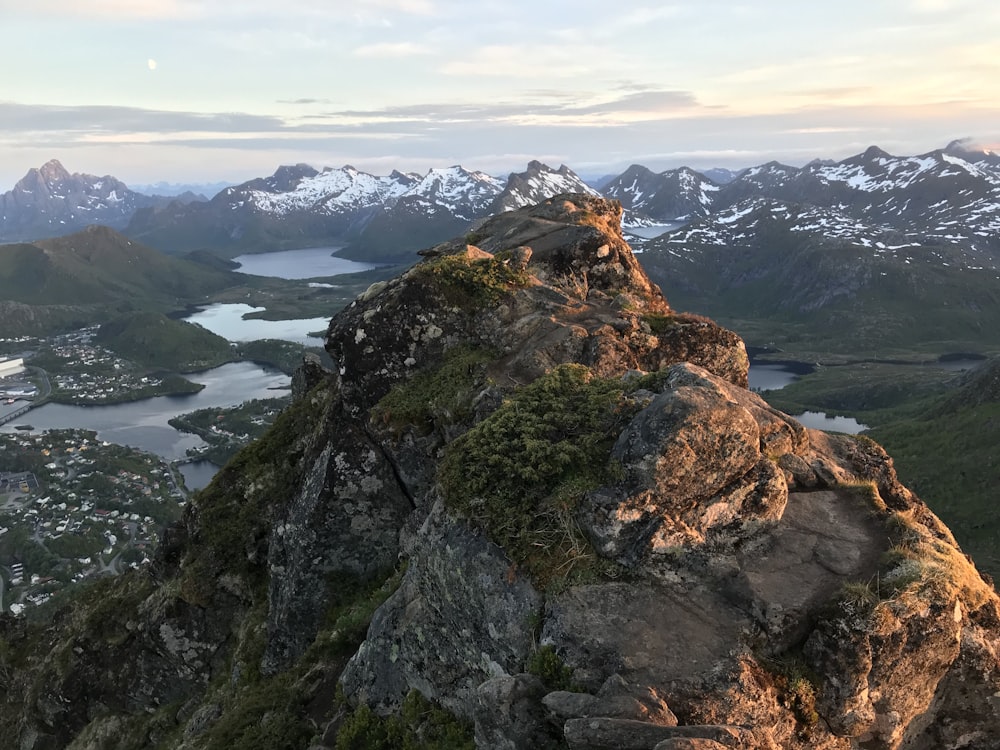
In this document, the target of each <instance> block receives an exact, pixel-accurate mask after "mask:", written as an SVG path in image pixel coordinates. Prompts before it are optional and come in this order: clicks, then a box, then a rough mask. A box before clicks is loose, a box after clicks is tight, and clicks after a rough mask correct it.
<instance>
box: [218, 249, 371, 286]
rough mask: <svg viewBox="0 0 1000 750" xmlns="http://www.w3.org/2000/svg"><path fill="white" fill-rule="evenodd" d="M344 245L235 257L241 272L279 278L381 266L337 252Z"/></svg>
mask: <svg viewBox="0 0 1000 750" xmlns="http://www.w3.org/2000/svg"><path fill="white" fill-rule="evenodd" d="M342 249H343V246H338V247H310V248H306V249H305V250H282V251H281V252H276V253H255V254H253V255H239V256H237V257H235V258H233V260H234V261H235V262H237V263H239V264H240V267H239V268H238V269H237V270H238V271H239V272H240V273H248V274H251V275H253V276H276V277H278V278H279V279H312V278H319V277H323V276H337V275H338V274H342V273H357V272H359V271H368V270H371V269H372V268H378V266H377V265H375V264H372V263H358V262H357V261H353V260H347V259H346V258H338V257H337V256H336V255H334V253H336V252H337V251H338V250H342Z"/></svg>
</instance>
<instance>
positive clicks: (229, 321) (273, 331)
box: [184, 302, 330, 346]
mask: <svg viewBox="0 0 1000 750" xmlns="http://www.w3.org/2000/svg"><path fill="white" fill-rule="evenodd" d="M262 309H263V308H261V307H251V306H250V305H244V304H232V303H221V302H220V303H217V304H214V305H207V306H206V307H203V308H202V309H201V310H199V311H198V312H196V313H194V314H193V315H189V316H187V317H186V318H184V320H186V321H187V322H188V323H197V324H198V325H200V326H201V327H202V328H207V329H208V330H210V331H211V332H212V333H215V334H218V335H219V336H222V338H224V339H227V340H228V341H255V340H256V339H283V340H284V341H294V342H295V343H297V344H303V345H304V346H323V338H322V336H310V335H309V334H310V333H316V332H319V331H323V332H325V331H326V328H327V326H328V325H330V319H329V318H299V319H296V320H258V319H256V318H250V319H246V318H244V317H243V316H244V315H246V314H247V313H251V312H253V311H254V310H262Z"/></svg>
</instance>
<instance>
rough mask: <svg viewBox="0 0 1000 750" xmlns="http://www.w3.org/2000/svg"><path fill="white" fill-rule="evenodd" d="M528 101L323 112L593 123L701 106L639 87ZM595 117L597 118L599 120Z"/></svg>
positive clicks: (687, 97)
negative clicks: (606, 94)
mask: <svg viewBox="0 0 1000 750" xmlns="http://www.w3.org/2000/svg"><path fill="white" fill-rule="evenodd" d="M526 98H527V100H526V101H519V102H494V103H481V102H480V103H470V104H452V103H427V104H411V105H405V106H397V107H384V108H381V109H353V110H340V111H334V112H327V113H324V115H323V116H324V117H326V118H329V119H331V120H344V121H351V122H354V123H356V124H361V123H365V122H433V123H444V122H451V123H456V122H508V123H512V124H516V123H517V122H525V121H534V122H540V121H545V120H548V121H551V122H552V123H553V124H561V125H572V124H574V122H573V121H574V120H576V121H581V122H586V123H595V122H597V120H599V119H600V118H608V119H609V120H611V121H610V122H604V123H603V124H604V125H609V124H614V122H613V121H614V120H615V119H622V120H635V119H646V117H664V116H666V117H670V116H677V115H679V114H682V113H685V112H690V111H691V110H694V109H697V108H698V107H699V105H698V102H697V100H696V99H695V97H694V95H693V94H692V93H691V92H689V91H639V92H635V93H629V94H624V95H622V96H618V97H616V98H612V99H606V100H603V101H596V102H594V101H591V102H588V103H581V99H583V100H586V99H593V95H589V96H581V95H576V96H574V97H572V98H570V97H568V96H566V95H564V94H563V93H562V92H548V91H541V92H539V91H534V92H531V96H530V97H526ZM595 118H596V119H595Z"/></svg>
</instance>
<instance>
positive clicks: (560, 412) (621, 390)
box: [439, 365, 630, 585]
mask: <svg viewBox="0 0 1000 750" xmlns="http://www.w3.org/2000/svg"><path fill="white" fill-rule="evenodd" d="M624 395H625V385H624V384H623V383H622V382H621V381H620V380H607V379H601V378H597V377H594V376H592V374H591V373H590V371H589V370H588V369H587V368H586V367H584V366H582V365H563V366H560V367H557V368H556V369H554V370H553V371H551V372H550V373H548V374H547V375H544V376H542V377H541V378H539V379H538V380H536V381H535V382H533V383H531V384H530V385H528V386H525V387H524V388H521V389H519V390H518V391H516V392H515V393H514V395H513V396H511V398H510V399H508V400H507V401H505V402H504V404H503V405H502V406H501V407H500V408H499V409H497V410H496V411H495V412H494V413H493V414H491V415H490V416H489V417H488V418H487V419H486V420H484V421H483V422H480V423H479V424H478V425H476V426H475V427H473V428H472V429H471V430H469V431H468V432H467V433H465V434H464V435H462V436H461V437H460V438H458V439H457V440H455V441H454V442H452V443H451V444H450V445H449V446H448V448H447V449H446V452H445V456H444V458H443V460H442V462H441V464H440V471H439V478H440V480H441V483H442V486H443V487H444V491H445V497H446V500H447V502H448V504H449V506H451V507H452V508H453V509H454V510H457V511H458V512H460V513H462V514H464V515H466V516H468V517H469V518H471V519H472V520H473V521H474V522H475V523H477V524H479V525H481V526H483V527H484V528H486V529H487V531H488V532H489V533H490V535H491V536H492V537H493V539H494V540H495V541H496V542H497V543H498V544H500V545H501V546H502V547H503V548H504V549H505V550H506V551H507V553H508V554H509V555H510V556H511V557H512V559H513V560H514V561H515V562H516V563H518V564H521V565H524V566H525V567H526V568H527V569H528V571H529V572H530V573H531V574H532V575H533V576H534V577H535V578H536V580H538V581H539V582H540V583H542V584H543V585H544V584H548V583H553V582H556V581H558V580H565V579H566V578H568V577H569V575H570V574H571V573H575V574H578V575H579V574H584V572H585V571H588V570H589V571H591V573H592V572H594V570H595V569H596V568H597V567H599V565H600V564H599V563H598V561H597V558H596V555H595V554H594V552H593V550H592V549H591V547H590V545H589V543H588V542H587V540H586V539H585V538H584V537H583V534H582V532H581V531H580V529H579V527H578V526H577V523H576V521H575V519H574V517H573V511H574V509H575V508H576V505H577V504H578V503H579V500H580V498H581V497H582V495H583V493H584V492H586V491H587V490H588V489H592V488H595V487H598V486H600V485H601V484H603V483H605V482H608V481H610V480H611V479H612V478H613V475H614V471H613V467H612V466H611V465H610V463H609V460H608V453H609V451H610V448H611V445H612V441H613V438H612V437H609V436H612V435H617V433H618V432H619V431H620V428H621V425H622V424H623V423H624V421H625V420H627V419H628V417H629V416H630V414H629V409H628V408H627V407H626V405H625V399H624ZM574 569H575V570H574Z"/></svg>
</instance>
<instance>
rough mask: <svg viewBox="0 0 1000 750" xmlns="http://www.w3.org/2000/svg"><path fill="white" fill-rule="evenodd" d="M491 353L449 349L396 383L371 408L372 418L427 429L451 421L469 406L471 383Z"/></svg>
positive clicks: (480, 374)
mask: <svg viewBox="0 0 1000 750" xmlns="http://www.w3.org/2000/svg"><path fill="white" fill-rule="evenodd" d="M493 358H494V357H493V355H492V354H491V353H489V352H487V351H484V350H482V349H477V348H475V347H470V346H459V347H455V348H454V349H450V350H448V352H447V353H446V354H445V355H444V359H443V361H442V362H441V364H440V365H438V366H437V367H435V368H433V369H431V370H426V371H424V372H420V373H417V374H416V375H414V376H413V377H411V378H410V379H409V380H406V381H403V382H401V383H399V384H397V385H396V386H395V387H394V388H393V389H392V390H391V391H389V392H388V393H387V394H386V395H385V396H384V397H383V398H382V400H381V401H379V402H378V403H377V404H376V405H375V407H374V408H373V409H372V419H373V420H375V421H382V422H384V423H386V424H389V425H392V426H393V427H395V428H396V429H397V430H398V429H401V428H402V427H404V426H406V425H413V426H415V427H417V428H418V429H422V430H424V431H426V432H430V431H431V429H433V426H434V423H435V422H439V421H441V422H444V423H448V424H453V423H455V422H460V421H462V420H463V419H466V418H467V417H468V416H469V414H470V413H471V410H472V399H473V396H474V388H473V386H474V385H475V384H476V383H477V382H478V381H481V380H482V379H483V377H484V372H485V369H486V368H485V365H486V363H488V362H490V361H491V360H492V359H493Z"/></svg>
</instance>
